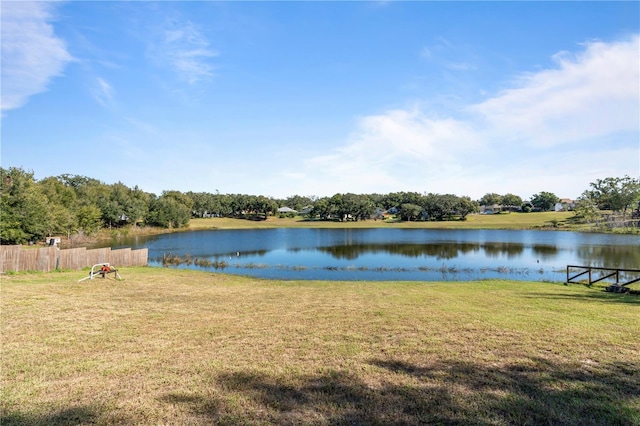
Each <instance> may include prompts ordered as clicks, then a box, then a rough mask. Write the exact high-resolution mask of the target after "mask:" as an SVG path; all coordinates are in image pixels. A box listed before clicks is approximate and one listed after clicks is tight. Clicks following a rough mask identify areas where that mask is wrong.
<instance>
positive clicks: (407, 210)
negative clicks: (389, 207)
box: [398, 203, 422, 222]
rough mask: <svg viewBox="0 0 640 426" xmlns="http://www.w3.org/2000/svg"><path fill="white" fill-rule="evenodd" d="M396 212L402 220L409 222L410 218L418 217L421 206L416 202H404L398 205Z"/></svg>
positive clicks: (420, 212)
mask: <svg viewBox="0 0 640 426" xmlns="http://www.w3.org/2000/svg"><path fill="white" fill-rule="evenodd" d="M398 214H399V215H400V218H401V219H402V220H406V221H409V222H411V221H412V220H416V219H418V218H419V217H420V215H421V214H422V207H421V206H419V205H417V204H411V203H404V204H402V205H401V206H400V210H398Z"/></svg>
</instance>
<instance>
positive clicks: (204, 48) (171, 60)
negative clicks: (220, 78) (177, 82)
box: [151, 21, 219, 84]
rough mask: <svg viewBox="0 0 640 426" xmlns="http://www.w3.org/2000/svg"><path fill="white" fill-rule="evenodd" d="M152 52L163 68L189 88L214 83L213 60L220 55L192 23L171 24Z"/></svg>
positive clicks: (176, 22)
mask: <svg viewBox="0 0 640 426" xmlns="http://www.w3.org/2000/svg"><path fill="white" fill-rule="evenodd" d="M151 51H152V55H153V56H154V57H155V58H156V59H157V61H158V62H159V63H160V64H162V65H163V66H168V67H170V68H171V69H172V70H173V71H175V72H176V73H177V75H178V76H179V78H180V79H181V80H183V81H185V82H187V83H189V84H195V83H197V82H200V81H206V80H209V79H211V78H212V77H213V76H214V69H215V67H214V65H213V64H212V63H211V58H214V57H216V56H218V55H219V53H218V52H217V51H216V50H214V49H212V48H211V47H210V43H209V41H208V40H207V38H206V36H205V35H204V33H203V32H202V30H201V29H200V28H199V27H198V26H197V25H195V24H194V23H193V22H191V21H184V22H178V21H173V22H171V24H169V26H168V28H167V29H164V30H163V33H162V36H161V37H160V40H159V41H158V42H157V43H156V44H154V46H153V47H152V49H151Z"/></svg>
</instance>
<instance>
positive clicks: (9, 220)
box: [0, 167, 640, 244]
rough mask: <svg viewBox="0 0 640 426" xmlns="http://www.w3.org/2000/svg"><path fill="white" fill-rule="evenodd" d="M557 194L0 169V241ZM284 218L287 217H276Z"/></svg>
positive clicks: (600, 201) (548, 201) (537, 201)
mask: <svg viewBox="0 0 640 426" xmlns="http://www.w3.org/2000/svg"><path fill="white" fill-rule="evenodd" d="M591 187H592V188H591V190H587V191H585V193H583V195H582V196H581V198H580V199H579V200H578V206H577V207H576V209H577V211H579V212H580V214H582V215H584V216H585V217H588V216H589V215H592V214H593V212H594V210H596V211H597V209H610V210H616V211H622V212H626V211H627V209H628V208H629V207H630V206H631V205H632V203H633V202H637V200H638V199H640V179H634V178H630V177H628V176H625V177H624V178H606V179H602V180H598V181H597V182H594V183H592V184H591ZM557 201H558V197H557V196H555V194H553V193H551V192H540V193H538V194H535V195H534V196H533V197H532V198H531V200H530V202H528V203H525V202H523V200H522V199H521V198H520V197H519V196H517V195H514V194H505V195H499V194H495V193H487V194H485V196H483V197H482V198H481V199H480V200H472V199H471V198H470V197H467V196H457V195H454V194H434V193H428V194H427V193H425V194H420V193H417V192H394V193H389V194H353V193H345V194H340V193H338V194H335V195H333V196H331V197H315V196H312V197H305V196H300V195H294V196H291V197H288V198H285V199H276V198H272V197H267V196H264V195H248V194H220V193H218V192H217V191H216V193H208V192H191V191H189V192H180V191H163V192H162V193H161V194H160V195H159V196H158V195H156V194H152V193H148V192H145V191H143V190H141V189H140V188H138V187H137V186H135V187H134V188H129V187H127V186H126V185H124V184H123V183H121V182H118V183H115V184H105V183H103V182H100V181H99V180H97V179H93V178H90V177H86V176H78V175H70V174H64V175H60V176H56V177H47V178H45V179H41V180H36V179H35V178H34V174H33V172H29V171H25V170H23V169H22V168H16V167H10V168H8V169H4V168H0V242H1V243H2V244H24V243H27V242H29V241H41V240H43V239H44V238H45V237H46V236H52V235H67V236H69V235H72V234H78V233H81V234H89V235H90V234H93V233H95V232H97V231H99V230H100V229H104V228H107V229H108V228H112V227H122V226H143V225H144V226H156V227H163V228H180V227H184V226H187V225H188V223H189V220H190V219H191V218H194V217H238V218H251V219H266V218H267V217H268V216H272V215H277V214H281V213H278V209H279V208H281V207H284V206H286V207H289V208H291V209H293V210H295V211H297V212H298V214H302V215H304V216H306V217H307V218H309V219H318V220H339V221H349V220H353V221H358V220H368V219H372V218H373V219H377V218H382V217H383V216H382V215H383V213H385V212H392V213H393V214H394V215H395V216H396V217H398V218H399V219H401V220H405V221H414V220H465V219H466V217H467V215H469V214H471V213H475V212H478V210H479V206H480V205H494V204H498V205H504V206H513V207H520V209H521V210H523V211H528V210H531V209H536V210H542V211H547V210H550V209H552V208H553V206H554V205H555V203H556V202H557ZM282 214H286V213H282Z"/></svg>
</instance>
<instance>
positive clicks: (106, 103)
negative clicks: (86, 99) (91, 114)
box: [91, 77, 113, 107]
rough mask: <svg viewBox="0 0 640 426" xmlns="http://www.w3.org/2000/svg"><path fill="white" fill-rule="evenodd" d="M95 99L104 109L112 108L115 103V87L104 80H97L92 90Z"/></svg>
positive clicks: (99, 78)
mask: <svg viewBox="0 0 640 426" xmlns="http://www.w3.org/2000/svg"><path fill="white" fill-rule="evenodd" d="M91 93H92V95H93V98H94V99H95V100H96V102H98V103H99V104H100V105H102V106H103V107H110V106H111V104H112V102H113V87H112V86H111V85H110V84H109V83H107V82H106V81H105V80H104V79H103V78H101V77H98V78H96V82H95V85H94V87H93V89H92V90H91Z"/></svg>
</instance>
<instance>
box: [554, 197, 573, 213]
mask: <svg viewBox="0 0 640 426" xmlns="http://www.w3.org/2000/svg"><path fill="white" fill-rule="evenodd" d="M575 207H576V203H575V202H574V201H573V200H572V199H570V198H561V199H560V201H558V202H557V203H556V204H555V206H553V210H554V211H556V212H561V211H564V210H573V209H574V208H575Z"/></svg>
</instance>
